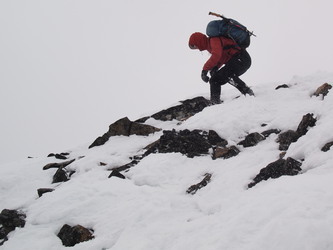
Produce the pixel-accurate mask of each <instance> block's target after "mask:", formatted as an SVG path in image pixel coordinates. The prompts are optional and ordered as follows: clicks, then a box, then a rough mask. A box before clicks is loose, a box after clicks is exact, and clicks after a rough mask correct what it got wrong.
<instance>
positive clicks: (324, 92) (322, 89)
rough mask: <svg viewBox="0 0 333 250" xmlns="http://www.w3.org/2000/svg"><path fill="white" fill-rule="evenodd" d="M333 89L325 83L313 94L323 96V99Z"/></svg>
mask: <svg viewBox="0 0 333 250" xmlns="http://www.w3.org/2000/svg"><path fill="white" fill-rule="evenodd" d="M331 88H332V85H330V84H328V83H324V84H323V85H321V86H320V87H319V88H318V89H317V90H316V92H314V93H313V95H314V96H319V95H322V97H323V99H324V97H325V96H326V95H327V94H328V92H329V90H330V89H331Z"/></svg>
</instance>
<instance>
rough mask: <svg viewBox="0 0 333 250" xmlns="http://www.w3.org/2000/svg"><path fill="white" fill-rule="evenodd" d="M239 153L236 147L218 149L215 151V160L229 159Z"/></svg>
mask: <svg viewBox="0 0 333 250" xmlns="http://www.w3.org/2000/svg"><path fill="white" fill-rule="evenodd" d="M239 153H240V151H239V149H238V148H237V147H236V146H231V147H225V148H221V147H217V148H215V149H214V153H213V159H214V160H215V159H217V158H224V159H228V158H231V157H234V156H236V155H238V154H239Z"/></svg>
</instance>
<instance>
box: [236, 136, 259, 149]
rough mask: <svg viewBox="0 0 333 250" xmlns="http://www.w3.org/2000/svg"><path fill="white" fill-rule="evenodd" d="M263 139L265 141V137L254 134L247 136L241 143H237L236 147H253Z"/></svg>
mask: <svg viewBox="0 0 333 250" xmlns="http://www.w3.org/2000/svg"><path fill="white" fill-rule="evenodd" d="M265 139H266V138H265V136H263V135H261V134H259V133H257V132H255V133H251V134H249V135H247V136H246V137H245V139H244V140H243V141H241V142H239V143H238V145H242V146H243V147H245V148H246V147H253V146H255V145H257V144H258V143H259V142H261V141H263V140H265Z"/></svg>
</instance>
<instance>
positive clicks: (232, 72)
mask: <svg viewBox="0 0 333 250" xmlns="http://www.w3.org/2000/svg"><path fill="white" fill-rule="evenodd" d="M250 66H251V57H250V55H249V53H248V52H247V51H246V50H245V49H244V50H241V52H240V53H238V54H236V55H234V57H233V58H231V59H230V61H229V62H227V63H226V64H225V65H224V67H222V68H221V69H220V70H218V71H217V72H216V73H215V74H214V75H213V76H212V77H211V79H210V81H209V83H210V95H211V99H218V100H220V95H221V86H222V85H224V84H226V83H227V82H229V81H230V79H232V80H233V81H234V84H232V85H233V86H235V87H236V88H237V89H238V90H239V91H240V92H241V93H242V94H245V93H246V92H247V89H248V86H246V84H245V82H243V81H242V80H241V79H240V78H239V76H240V75H242V74H244V73H245V72H246V71H247V70H248V69H249V68H250Z"/></svg>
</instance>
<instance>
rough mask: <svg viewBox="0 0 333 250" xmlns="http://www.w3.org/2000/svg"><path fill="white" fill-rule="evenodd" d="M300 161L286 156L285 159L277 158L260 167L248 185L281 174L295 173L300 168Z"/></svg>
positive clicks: (250, 185) (274, 177) (253, 184)
mask: <svg viewBox="0 0 333 250" xmlns="http://www.w3.org/2000/svg"><path fill="white" fill-rule="evenodd" d="M301 166H302V163H301V162H299V161H296V160H294V159H293V158H290V157H288V158H287V159H286V160H285V159H279V160H277V161H275V162H272V163H270V164H268V165H267V166H266V167H265V168H263V169H261V170H260V172H259V174H258V175H257V176H256V177H255V178H254V179H253V182H251V183H250V184H249V185H248V187H249V188H251V187H253V186H255V185H257V184H258V183H259V182H261V181H263V180H268V179H270V178H272V179H276V178H279V177H281V176H283V175H297V174H298V173H299V172H300V171H301V170H302V169H301Z"/></svg>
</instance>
